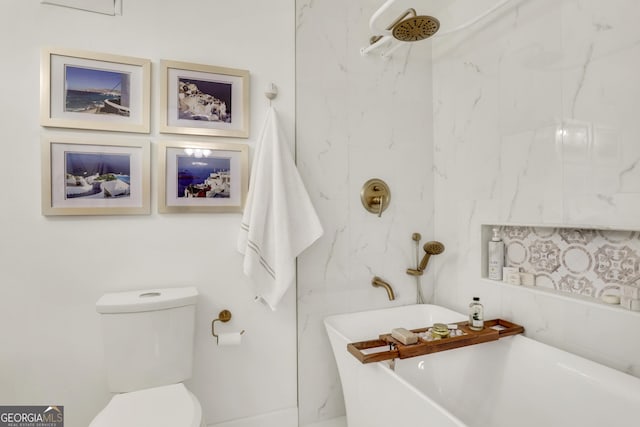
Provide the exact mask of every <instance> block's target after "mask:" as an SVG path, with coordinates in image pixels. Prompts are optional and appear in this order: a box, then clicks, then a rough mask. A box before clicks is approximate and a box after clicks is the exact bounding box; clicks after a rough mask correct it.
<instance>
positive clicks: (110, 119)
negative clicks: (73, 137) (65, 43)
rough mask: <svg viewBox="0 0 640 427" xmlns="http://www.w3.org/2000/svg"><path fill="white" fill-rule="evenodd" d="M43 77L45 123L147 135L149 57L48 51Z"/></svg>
mask: <svg viewBox="0 0 640 427" xmlns="http://www.w3.org/2000/svg"><path fill="white" fill-rule="evenodd" d="M40 79H41V81H40V124H41V125H42V126H52V127H63V128H77V129H97V130H109V131H120V132H140V133H149V109H150V91H151V83H150V82H151V61H149V60H148V59H142V58H132V57H128V56H117V55H108V54H100V53H94V52H85V51H76V50H69V49H45V50H43V51H42V59H41V71H40Z"/></svg>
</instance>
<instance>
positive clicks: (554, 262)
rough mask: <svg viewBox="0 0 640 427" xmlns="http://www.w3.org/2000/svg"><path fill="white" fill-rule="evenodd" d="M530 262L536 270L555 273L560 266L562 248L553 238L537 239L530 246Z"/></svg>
mask: <svg viewBox="0 0 640 427" xmlns="http://www.w3.org/2000/svg"><path fill="white" fill-rule="evenodd" d="M529 254H530V255H529V262H530V263H531V265H532V266H533V268H534V269H535V270H536V271H546V272H547V273H553V272H554V271H556V270H557V269H558V267H560V248H558V246H557V245H556V244H555V243H553V242H552V241H551V240H536V241H535V242H533V243H532V244H531V246H530V247H529Z"/></svg>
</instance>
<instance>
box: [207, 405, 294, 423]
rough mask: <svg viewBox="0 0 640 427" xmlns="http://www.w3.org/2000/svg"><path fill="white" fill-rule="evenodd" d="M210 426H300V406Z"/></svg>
mask: <svg viewBox="0 0 640 427" xmlns="http://www.w3.org/2000/svg"><path fill="white" fill-rule="evenodd" d="M207 426H208V427H298V408H297V407H295V408H288V409H281V410H279V411H274V412H269V413H267V414H262V415H257V416H255V417H248V418H240V419H237V420H233V421H226V422H224V423H220V424H207Z"/></svg>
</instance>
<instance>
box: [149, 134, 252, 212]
mask: <svg viewBox="0 0 640 427" xmlns="http://www.w3.org/2000/svg"><path fill="white" fill-rule="evenodd" d="M248 165H249V149H248V146H247V145H246V144H222V143H197V142H161V143H159V144H158V191H159V195H158V212H161V213H178V212H242V209H243V208H244V202H245V200H246V198H247V191H248V189H249V166H248Z"/></svg>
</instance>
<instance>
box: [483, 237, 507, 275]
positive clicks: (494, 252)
mask: <svg viewBox="0 0 640 427" xmlns="http://www.w3.org/2000/svg"><path fill="white" fill-rule="evenodd" d="M488 255H489V256H488V259H489V270H488V275H487V277H489V279H491V280H502V267H504V242H503V241H502V239H501V238H500V229H499V228H498V227H495V228H494V229H493V237H492V238H491V241H490V242H489V251H488Z"/></svg>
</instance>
